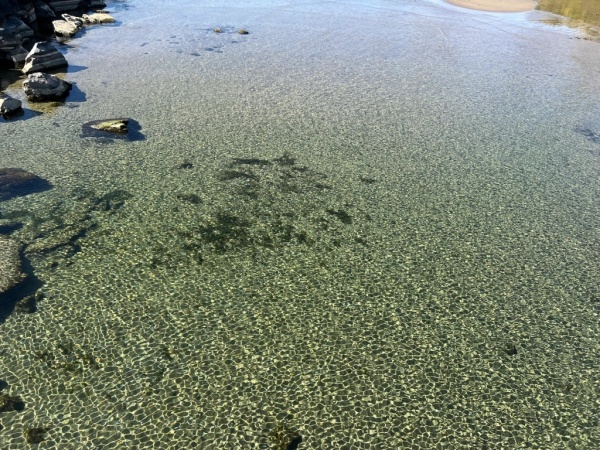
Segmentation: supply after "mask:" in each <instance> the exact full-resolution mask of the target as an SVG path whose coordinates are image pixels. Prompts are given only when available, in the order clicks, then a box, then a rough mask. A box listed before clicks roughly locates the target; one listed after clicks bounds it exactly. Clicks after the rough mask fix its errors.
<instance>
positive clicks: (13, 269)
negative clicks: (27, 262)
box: [0, 235, 25, 294]
mask: <svg viewBox="0 0 600 450" xmlns="http://www.w3.org/2000/svg"><path fill="white" fill-rule="evenodd" d="M19 251H20V248H19V244H17V243H16V242H14V241H12V240H11V239H9V238H8V237H6V236H2V235H0V294H2V293H4V292H6V291H8V290H9V289H10V288H12V287H14V286H16V285H17V284H19V283H20V282H21V281H23V279H24V278H25V274H24V273H23V272H22V271H21V255H20V254H19Z"/></svg>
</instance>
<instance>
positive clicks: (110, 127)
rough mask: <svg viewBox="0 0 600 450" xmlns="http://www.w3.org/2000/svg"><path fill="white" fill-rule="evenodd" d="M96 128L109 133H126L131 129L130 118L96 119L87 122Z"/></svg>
mask: <svg viewBox="0 0 600 450" xmlns="http://www.w3.org/2000/svg"><path fill="white" fill-rule="evenodd" d="M86 125H87V126H89V127H90V128H93V129H94V130H100V131H107V132H109V133H119V134H124V133H127V132H128V131H129V130H128V128H127V125H129V119H108V120H94V121H92V122H88V123H87V124H86Z"/></svg>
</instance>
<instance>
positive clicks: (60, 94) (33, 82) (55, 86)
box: [23, 72, 71, 102]
mask: <svg viewBox="0 0 600 450" xmlns="http://www.w3.org/2000/svg"><path fill="white" fill-rule="evenodd" d="M23 88H24V89H25V95H27V98H28V99H29V100H32V101H36V102H43V101H52V100H64V99H65V97H66V96H67V95H68V94H69V91H70V90H71V84H70V83H67V82H66V81H63V80H61V79H60V78H58V77H55V76H54V75H50V74H47V73H41V72H37V73H32V74H29V76H28V77H27V80H25V81H24V82H23Z"/></svg>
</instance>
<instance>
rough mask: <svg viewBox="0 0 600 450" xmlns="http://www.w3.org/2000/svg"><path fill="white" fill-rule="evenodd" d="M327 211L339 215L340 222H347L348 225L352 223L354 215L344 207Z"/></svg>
mask: <svg viewBox="0 0 600 450" xmlns="http://www.w3.org/2000/svg"><path fill="white" fill-rule="evenodd" d="M327 212H328V213H329V214H331V215H332V216H335V217H337V218H338V219H339V220H340V222H342V223H345V224H346V225H350V224H351V223H352V217H350V214H348V213H347V212H346V211H345V210H343V209H338V210H335V209H328V210H327Z"/></svg>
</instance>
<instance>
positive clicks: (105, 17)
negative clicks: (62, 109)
mask: <svg viewBox="0 0 600 450" xmlns="http://www.w3.org/2000/svg"><path fill="white" fill-rule="evenodd" d="M105 6H106V4H105V3H104V2H103V1H101V0H46V1H41V0H35V1H28V0H2V1H1V2H0V69H20V70H21V71H22V72H23V74H25V75H27V76H28V79H27V80H25V81H24V83H23V85H24V88H25V94H26V96H27V98H28V99H29V100H32V101H54V100H62V99H64V98H65V97H66V96H67V95H68V94H69V91H70V89H71V85H70V84H69V83H67V82H65V81H63V80H61V79H60V78H58V77H56V76H54V75H50V74H48V73H46V72H47V71H52V70H58V69H61V68H64V67H67V66H68V63H67V60H66V59H65V57H64V56H63V55H62V53H60V52H59V51H58V50H57V49H56V48H55V47H54V45H52V43H51V42H49V41H39V39H40V38H44V37H48V35H50V34H54V35H55V36H59V37H73V36H74V35H75V34H76V33H77V32H78V31H79V30H81V28H82V27H83V26H85V25H87V24H99V23H111V22H114V18H113V17H112V16H110V15H109V14H108V13H107V12H105V11H97V12H95V13H93V14H89V15H88V14H83V12H85V11H90V10H93V9H95V8H104V7H105ZM69 13H78V14H81V16H75V15H71V14H69ZM36 41H37V42H36ZM27 49H29V50H27ZM21 108H22V105H21V102H20V101H19V100H17V99H14V98H10V97H8V96H6V95H3V94H0V114H1V115H3V116H4V117H10V116H13V115H15V114H17V113H19V112H20V111H21V110H22V109H21Z"/></svg>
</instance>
